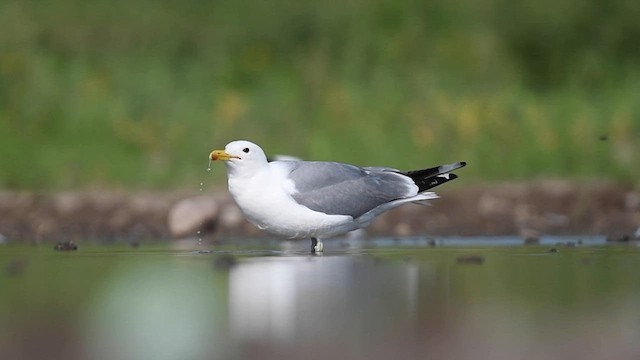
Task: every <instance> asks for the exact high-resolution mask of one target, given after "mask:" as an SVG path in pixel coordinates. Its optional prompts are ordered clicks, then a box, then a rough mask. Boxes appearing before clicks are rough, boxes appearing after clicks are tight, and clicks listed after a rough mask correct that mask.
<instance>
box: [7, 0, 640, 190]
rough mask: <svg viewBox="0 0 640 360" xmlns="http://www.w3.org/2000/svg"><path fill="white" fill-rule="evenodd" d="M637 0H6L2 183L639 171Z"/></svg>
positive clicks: (617, 174) (625, 177) (632, 175)
mask: <svg viewBox="0 0 640 360" xmlns="http://www.w3.org/2000/svg"><path fill="white" fill-rule="evenodd" d="M638 19H640V2H634V1H627V0H612V1H597V0H589V1H585V0H556V1H551V0H537V1H533V0H524V1H518V2H512V1H506V0H482V1H472V0H453V1H439V0H431V1H417V0H372V1H363V0H350V1H343V2H335V3H334V2H315V1H308V0H297V1H287V0H270V1H259V0H247V1H230V0H217V1H201V0H181V1H177V0H163V1H151V0H135V1H123V0H111V1H106V0H93V1H84V0H58V1H55V2H46V1H29V0H3V1H2V2H0V154H1V156H0V188H39V189H59V188H75V187H87V186H89V187H95V186H97V187H133V188H167V187H197V184H198V183H200V182H201V181H202V180H203V179H204V178H205V176H209V175H211V174H212V173H213V174H214V176H216V177H217V179H219V180H220V179H222V178H223V177H224V171H223V170H222V167H221V166H220V167H216V168H215V169H216V170H217V171H212V172H211V173H207V172H206V171H205V169H206V162H207V159H206V157H207V155H208V153H209V151H210V150H212V149H214V148H220V147H223V146H224V145H225V144H226V143H227V142H228V141H230V140H234V139H238V138H244V139H249V140H253V141H255V142H258V143H259V144H261V145H262V146H263V147H264V148H265V150H266V151H267V152H268V153H272V154H273V153H286V154H292V155H299V156H302V157H304V158H307V159H331V160H339V161H345V162H352V163H357V164H360V165H388V166H394V167H398V168H403V169H409V168H416V167H421V166H429V165H433V164H435V163H441V162H449V161H456V160H466V161H468V162H469V163H470V165H471V166H469V167H468V168H466V169H465V170H464V173H465V177H466V178H467V180H469V179H475V180H494V179H524V178H530V177H545V176H551V177H559V176H568V177H572V178H593V177H597V178H607V179H614V180H617V181H624V182H631V183H634V184H638V180H637V179H638V178H639V175H640V166H638V164H639V163H640V156H639V155H638V154H640V141H639V139H640V46H638V39H640V22H639V21H638Z"/></svg>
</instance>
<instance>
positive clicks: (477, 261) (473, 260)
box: [456, 255, 484, 265]
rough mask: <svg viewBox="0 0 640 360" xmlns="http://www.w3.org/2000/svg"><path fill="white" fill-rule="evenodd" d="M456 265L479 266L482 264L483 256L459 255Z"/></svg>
mask: <svg viewBox="0 0 640 360" xmlns="http://www.w3.org/2000/svg"><path fill="white" fill-rule="evenodd" d="M456 262H457V263H458V264H465V265H481V264H484V256H481V255H460V256H458V257H457V258H456Z"/></svg>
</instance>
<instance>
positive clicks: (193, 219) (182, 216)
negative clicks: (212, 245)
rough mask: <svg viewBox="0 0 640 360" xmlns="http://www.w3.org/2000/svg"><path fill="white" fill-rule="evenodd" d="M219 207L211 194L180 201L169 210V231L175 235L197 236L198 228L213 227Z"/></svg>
mask: <svg viewBox="0 0 640 360" xmlns="http://www.w3.org/2000/svg"><path fill="white" fill-rule="evenodd" d="M218 213H219V207H218V204H217V203H216V201H215V200H214V199H213V198H211V197H210V196H204V195H203V196H196V197H191V198H188V199H184V200H181V201H178V202H177V203H176V204H175V205H173V207H172V208H171V210H169V216H168V223H169V231H171V234H172V235H173V236H174V237H177V238H181V237H186V236H195V234H196V233H197V231H198V230H201V229H204V228H208V227H212V226H213V224H214V223H215V222H216V220H217V218H218Z"/></svg>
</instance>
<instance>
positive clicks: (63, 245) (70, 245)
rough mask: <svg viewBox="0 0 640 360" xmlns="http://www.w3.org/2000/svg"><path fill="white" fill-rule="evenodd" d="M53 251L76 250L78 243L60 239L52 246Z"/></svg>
mask: <svg viewBox="0 0 640 360" xmlns="http://www.w3.org/2000/svg"><path fill="white" fill-rule="evenodd" d="M53 250H55V251H76V250H78V245H76V244H75V243H74V242H73V241H71V240H69V241H60V242H58V243H57V244H56V246H54V247H53Z"/></svg>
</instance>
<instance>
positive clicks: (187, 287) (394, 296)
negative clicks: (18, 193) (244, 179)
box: [0, 237, 640, 359]
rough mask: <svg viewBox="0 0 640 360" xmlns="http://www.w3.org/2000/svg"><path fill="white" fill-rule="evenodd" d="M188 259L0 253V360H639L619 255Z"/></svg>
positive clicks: (639, 275)
mask: <svg viewBox="0 0 640 360" xmlns="http://www.w3.org/2000/svg"><path fill="white" fill-rule="evenodd" d="M264 244H266V245H264ZM195 247H197V244H194V248H192V249H189V248H187V249H181V250H175V249H172V247H171V246H169V245H168V244H159V245H158V244H154V245H146V244H142V245H141V246H140V247H138V248H132V247H127V246H123V245H111V246H104V245H102V246H99V245H88V244H82V243H81V244H80V246H79V249H78V250H77V251H74V252H56V251H53V250H52V247H51V246H49V245H46V246H45V245H40V246H28V245H27V246H25V245H13V244H5V245H2V246H0V270H1V271H2V273H0V291H1V292H2V293H1V294H2V295H1V296H0V357H1V358H3V359H4V358H12V359H20V358H25V359H26V358H47V359H50V358H65V359H85V358H91V359H214V358H215V359H220V358H222V359H243V358H256V359H299V358H327V357H331V358H340V359H389V358H397V357H401V358H439V359H442V358H456V359H460V358H505V359H507V358H519V359H553V358H583V359H599V358H607V359H618V358H619V359H627V358H638V357H639V356H640V345H639V344H638V341H637V339H640V310H639V309H638V303H639V300H640V261H639V260H640V248H639V247H638V246H636V245H635V244H633V243H632V244H624V245H610V244H606V243H605V242H604V240H603V239H602V238H587V237H571V238H542V239H541V243H540V244H539V245H536V246H522V240H520V239H515V238H437V239H435V241H434V240H432V239H425V238H398V239H374V240H373V241H362V240H360V241H354V240H336V241H333V242H329V243H327V249H328V251H327V252H326V253H325V254H324V255H323V256H311V255H309V254H307V252H306V247H307V245H306V243H300V244H293V245H291V244H289V245H287V244H284V245H283V244H281V243H280V242H268V241H264V242H259V241H246V242H239V243H238V244H237V245H226V246H222V247H205V248H204V249H202V248H201V249H196V248H195ZM201 250H206V251H201Z"/></svg>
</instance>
